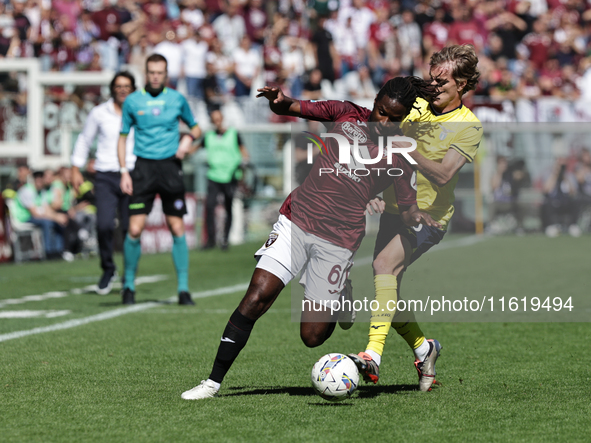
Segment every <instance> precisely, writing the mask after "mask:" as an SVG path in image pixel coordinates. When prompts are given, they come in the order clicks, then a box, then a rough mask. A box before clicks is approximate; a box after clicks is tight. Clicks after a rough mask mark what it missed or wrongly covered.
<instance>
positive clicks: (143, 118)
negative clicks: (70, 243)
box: [118, 54, 201, 305]
mask: <svg viewBox="0 0 591 443" xmlns="http://www.w3.org/2000/svg"><path fill="white" fill-rule="evenodd" d="M146 79H147V85H146V87H145V89H142V90H141V91H136V92H134V93H133V94H131V95H130V96H129V97H127V100H125V103H124V104H123V124H122V127H121V134H120V136H119V146H118V150H119V164H120V165H121V166H122V167H121V171H120V172H121V190H122V191H123V192H124V193H125V194H129V195H131V198H130V203H129V213H130V219H129V232H128V234H127V236H126V237H125V242H124V244H123V249H124V252H125V283H124V287H123V304H133V303H135V274H136V271H137V265H138V262H139V259H140V255H141V244H140V236H141V235H142V231H143V230H144V226H145V224H146V216H147V215H148V214H149V213H150V211H151V210H152V204H153V203H154V198H155V197H156V194H160V198H161V199H162V209H163V211H164V214H165V215H166V223H167V224H168V228H169V229H170V232H171V233H172V238H173V246H172V258H173V261H174V266H175V268H176V273H177V280H178V286H177V290H178V294H179V304H181V305H192V304H194V303H193V300H192V299H191V294H190V293H189V282H188V280H189V277H188V273H189V251H188V248H187V242H186V240H185V225H184V223H183V215H185V214H186V213H187V210H186V205H185V185H184V183H183V169H182V164H181V161H182V159H183V158H184V157H185V156H186V155H187V154H189V153H191V152H192V150H193V148H192V142H193V141H194V140H195V139H196V138H198V137H200V136H201V129H200V128H199V127H198V126H197V123H196V122H195V119H194V118H193V114H192V113H191V109H190V108H189V104H188V103H187V100H185V98H184V97H183V96H182V95H181V94H179V93H178V92H177V91H175V90H174V89H168V88H165V87H164V85H165V84H166V80H167V62H166V59H165V58H164V57H163V56H162V55H160V54H152V55H151V56H150V57H148V59H147V60H146ZM179 118H180V119H181V120H182V121H184V122H185V123H186V124H187V126H189V128H191V132H190V134H186V135H184V136H183V137H182V139H181V140H180V143H179V138H180V131H179V122H178V120H179ZM132 126H133V127H134V128H135V147H134V154H135V155H136V156H137V161H136V164H135V169H134V170H133V171H132V173H131V174H130V172H129V171H128V169H127V168H125V167H123V165H124V164H125V145H126V141H127V135H128V134H129V131H130V130H131V127H132Z"/></svg>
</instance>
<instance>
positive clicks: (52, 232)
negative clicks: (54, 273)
mask: <svg viewBox="0 0 591 443" xmlns="http://www.w3.org/2000/svg"><path fill="white" fill-rule="evenodd" d="M43 177H44V173H43V171H35V172H34V173H33V183H32V184H26V185H24V186H22V187H21V188H20V189H19V191H18V193H17V198H16V199H15V203H16V204H15V212H16V213H15V214H14V217H15V218H16V220H18V221H19V222H22V223H32V224H34V225H35V226H38V227H39V228H41V230H42V232H43V242H44V247H45V254H46V256H47V257H48V258H57V257H59V256H60V255H61V253H62V251H63V248H64V241H63V230H64V227H65V226H66V225H67V224H68V216H67V215H66V214H61V213H58V212H56V211H54V210H53V209H51V207H50V206H49V205H48V204H47V203H45V202H44V201H43V189H44V187H45V183H44V180H43Z"/></svg>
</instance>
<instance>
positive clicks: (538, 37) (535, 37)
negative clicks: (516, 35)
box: [522, 18, 552, 70]
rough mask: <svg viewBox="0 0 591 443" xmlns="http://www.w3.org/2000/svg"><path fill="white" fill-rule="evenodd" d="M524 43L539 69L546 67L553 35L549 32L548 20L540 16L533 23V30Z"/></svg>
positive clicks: (524, 39) (530, 57)
mask: <svg viewBox="0 0 591 443" xmlns="http://www.w3.org/2000/svg"><path fill="white" fill-rule="evenodd" d="M522 43H523V44H524V45H525V47H526V48H527V49H528V51H529V59H530V60H531V62H532V63H533V64H534V67H535V68H536V69H538V70H540V69H542V68H543V67H544V64H545V63H546V60H548V57H549V54H550V47H551V46H552V37H551V36H550V35H549V34H548V31H547V26H546V21H545V20H544V19H541V18H539V19H538V20H536V21H535V22H534V23H533V31H532V32H530V33H529V34H527V35H526V36H525V37H524V38H523V40H522Z"/></svg>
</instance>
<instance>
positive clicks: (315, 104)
mask: <svg viewBox="0 0 591 443" xmlns="http://www.w3.org/2000/svg"><path fill="white" fill-rule="evenodd" d="M351 108H352V106H351V104H350V103H349V102H342V101H338V100H319V101H315V100H300V111H301V114H302V118H305V119H308V120H316V121H319V122H338V121H340V119H341V118H342V117H343V116H345V115H347V114H351V110H352V109H351Z"/></svg>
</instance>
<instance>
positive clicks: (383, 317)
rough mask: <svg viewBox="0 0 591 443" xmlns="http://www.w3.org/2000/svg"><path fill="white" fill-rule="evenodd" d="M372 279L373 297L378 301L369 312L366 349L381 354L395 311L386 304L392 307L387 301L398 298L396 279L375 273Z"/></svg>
mask: <svg viewBox="0 0 591 443" xmlns="http://www.w3.org/2000/svg"><path fill="white" fill-rule="evenodd" d="M373 280H374V285H375V289H376V298H375V299H376V300H377V301H378V303H379V307H378V309H377V310H376V311H372V313H371V319H370V323H369V343H368V345H367V348H366V349H367V350H369V351H374V352H376V353H378V354H379V355H382V353H383V352H384V345H385V344H386V337H387V336H388V332H390V324H391V323H392V319H393V318H394V314H395V313H396V311H395V310H392V311H390V310H388V309H387V307H388V306H389V307H391V308H393V307H394V305H393V303H390V305H388V302H389V301H394V302H396V301H397V300H398V292H397V288H398V280H397V278H396V276H395V275H392V274H381V275H376V276H375V277H374V279H373ZM374 305H375V303H374Z"/></svg>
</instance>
